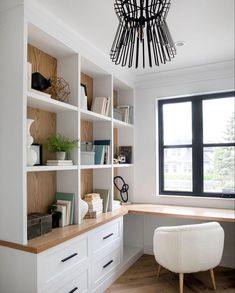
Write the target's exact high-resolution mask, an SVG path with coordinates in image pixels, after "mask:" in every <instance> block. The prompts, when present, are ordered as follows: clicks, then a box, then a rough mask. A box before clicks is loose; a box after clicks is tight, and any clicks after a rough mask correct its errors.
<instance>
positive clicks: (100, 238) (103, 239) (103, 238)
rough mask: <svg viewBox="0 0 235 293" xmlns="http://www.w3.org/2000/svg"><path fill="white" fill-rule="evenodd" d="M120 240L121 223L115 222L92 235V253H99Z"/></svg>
mask: <svg viewBox="0 0 235 293" xmlns="http://www.w3.org/2000/svg"><path fill="white" fill-rule="evenodd" d="M120 240H121V221H120V219H118V220H115V221H113V222H111V223H108V224H106V225H105V226H103V227H101V228H99V229H97V230H96V231H94V232H93V233H92V247H93V253H98V252H100V251H101V250H102V249H103V248H107V246H108V245H110V244H111V243H112V244H114V242H117V241H120Z"/></svg>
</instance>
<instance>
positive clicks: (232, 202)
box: [156, 194, 235, 209]
mask: <svg viewBox="0 0 235 293" xmlns="http://www.w3.org/2000/svg"><path fill="white" fill-rule="evenodd" d="M156 199H157V203H158V204H169V205H183V206H194V207H203V208H205V207H207V208H220V209H234V208H235V199H234V198H218V197H199V196H198V197H197V196H188V195H187V196H185V195H166V194H157V195H156Z"/></svg>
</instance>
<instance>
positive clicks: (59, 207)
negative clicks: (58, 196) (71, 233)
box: [56, 204, 67, 227]
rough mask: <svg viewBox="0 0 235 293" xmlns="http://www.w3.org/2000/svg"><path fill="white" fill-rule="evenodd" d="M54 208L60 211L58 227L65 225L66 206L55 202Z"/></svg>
mask: <svg viewBox="0 0 235 293" xmlns="http://www.w3.org/2000/svg"><path fill="white" fill-rule="evenodd" d="M56 210H57V211H58V212H60V213H61V216H60V221H59V226H60V227H64V226H66V225H67V223H66V220H67V206H65V205H61V204H57V205H56Z"/></svg>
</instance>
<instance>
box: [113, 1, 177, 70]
mask: <svg viewBox="0 0 235 293" xmlns="http://www.w3.org/2000/svg"><path fill="white" fill-rule="evenodd" d="M170 2H171V1H170V0H115V3H114V9H115V12H116V14H117V17H118V20H119V26H118V29H117V32H116V35H115V38H114V41H113V45H112V48H111V52H110V57H111V60H112V61H113V62H115V64H116V65H118V64H121V65H122V66H126V65H128V67H132V65H133V62H134V64H135V67H136V68H137V67H138V63H139V59H142V65H143V67H145V63H146V61H145V59H147V60H148V64H149V66H150V67H152V66H153V65H157V66H159V65H160V63H166V62H167V61H171V59H172V58H174V56H175V55H176V49H175V45H174V42H173V40H172V37H171V35H170V32H169V29H168V27H167V23H166V16H167V13H168V11H169V8H170V5H171V3H170ZM146 55H147V56H146Z"/></svg>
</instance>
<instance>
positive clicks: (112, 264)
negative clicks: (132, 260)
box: [92, 248, 121, 287]
mask: <svg viewBox="0 0 235 293" xmlns="http://www.w3.org/2000/svg"><path fill="white" fill-rule="evenodd" d="M120 262H121V249H120V248H117V249H115V250H114V251H112V252H110V253H108V254H107V255H106V256H103V257H99V258H97V259H96V260H95V261H94V262H93V266H92V275H93V283H94V287H96V286H98V285H99V283H100V282H102V281H103V279H105V278H106V277H107V276H108V275H109V274H110V273H112V272H113V270H114V269H115V268H116V267H118V265H120Z"/></svg>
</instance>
